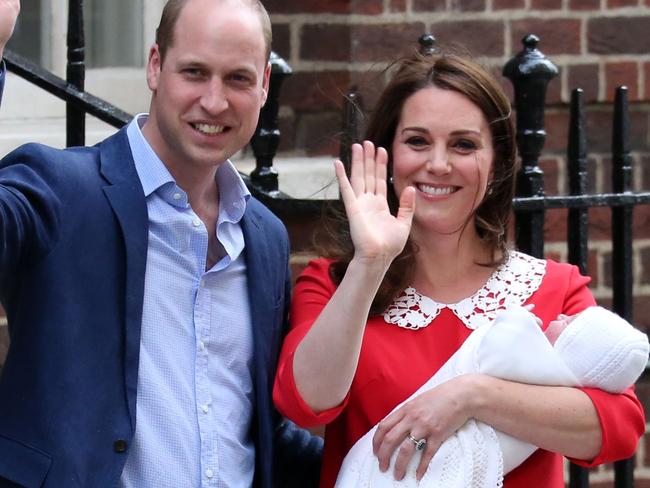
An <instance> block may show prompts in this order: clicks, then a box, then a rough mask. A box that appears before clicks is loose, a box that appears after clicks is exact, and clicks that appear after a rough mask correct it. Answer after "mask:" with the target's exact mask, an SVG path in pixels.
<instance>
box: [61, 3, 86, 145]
mask: <svg viewBox="0 0 650 488" xmlns="http://www.w3.org/2000/svg"><path fill="white" fill-rule="evenodd" d="M84 49H85V48H84V17H83V0H70V1H69V2H68V65H67V70H66V79H67V81H68V83H70V84H71V85H73V86H74V87H75V88H76V89H77V90H79V91H80V92H83V91H84V86H85V76H86V73H85V54H84ZM85 141H86V113H85V112H84V111H83V110H82V109H79V108H76V107H74V106H73V105H72V104H71V103H70V102H68V103H67V104H66V146H67V147H70V146H83V145H84V144H85Z"/></svg>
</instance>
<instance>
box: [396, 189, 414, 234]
mask: <svg viewBox="0 0 650 488" xmlns="http://www.w3.org/2000/svg"><path fill="white" fill-rule="evenodd" d="M414 214H415V188H413V187H412V186H407V187H406V188H404V190H403V191H402V194H401V195H400V197H399V209H398V210H397V220H400V221H402V222H404V223H405V224H407V225H408V226H410V225H411V222H412V221H413V215H414Z"/></svg>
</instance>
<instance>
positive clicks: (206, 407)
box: [201, 405, 210, 413]
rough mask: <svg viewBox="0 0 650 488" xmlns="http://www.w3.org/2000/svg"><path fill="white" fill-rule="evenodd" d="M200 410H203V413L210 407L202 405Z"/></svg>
mask: <svg viewBox="0 0 650 488" xmlns="http://www.w3.org/2000/svg"><path fill="white" fill-rule="evenodd" d="M201 410H203V413H208V411H209V410H210V407H208V406H207V405H203V406H202V407H201Z"/></svg>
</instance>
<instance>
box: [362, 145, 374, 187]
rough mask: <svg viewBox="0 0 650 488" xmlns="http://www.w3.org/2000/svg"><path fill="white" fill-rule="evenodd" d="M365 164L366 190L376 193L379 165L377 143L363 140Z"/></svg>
mask: <svg viewBox="0 0 650 488" xmlns="http://www.w3.org/2000/svg"><path fill="white" fill-rule="evenodd" d="M363 164H364V170H365V181H366V192H367V193H375V188H376V186H377V185H376V179H375V170H376V167H377V162H376V157H375V145H374V144H373V143H372V142H370V141H363Z"/></svg>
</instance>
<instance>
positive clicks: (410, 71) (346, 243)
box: [320, 51, 516, 314]
mask: <svg viewBox="0 0 650 488" xmlns="http://www.w3.org/2000/svg"><path fill="white" fill-rule="evenodd" d="M393 66H394V67H395V69H396V71H395V74H394V75H393V76H392V78H391V79H390V81H389V83H388V85H387V86H386V88H385V89H384V90H383V92H382V94H381V96H380V97H379V100H378V101H377V104H376V108H375V110H374V111H373V112H372V114H371V115H370V119H369V121H368V127H367V131H366V136H365V139H367V140H370V141H372V142H374V143H375V145H376V146H381V147H384V148H385V149H386V150H387V151H388V176H389V178H390V175H391V174H392V154H391V149H392V144H393V139H394V136H395V131H396V129H397V125H398V123H399V119H400V116H401V113H402V107H403V106H404V103H405V102H406V100H407V99H408V98H409V97H411V96H412V95H413V94H414V93H416V92H417V91H419V90H422V89H423V88H427V87H430V86H436V87H438V88H442V89H444V90H452V91H455V92H458V93H460V94H462V95H464V96H465V97H467V98H468V99H469V100H470V101H472V102H473V103H474V104H475V105H476V106H477V107H479V109H480V110H481V112H482V113H483V115H484V116H485V118H486V120H487V121H488V123H489V125H490V129H491V133H492V144H493V147H494V161H493V165H492V169H491V177H490V178H489V183H488V185H489V186H488V191H487V192H486V194H485V196H484V197H483V200H482V201H481V202H480V204H479V205H478V207H477V208H476V210H475V211H474V213H473V214H472V215H471V216H470V217H469V220H468V222H467V224H466V225H469V224H471V223H473V225H475V226H476V230H477V233H478V235H479V237H480V238H481V239H482V240H483V242H484V243H485V244H486V245H487V247H488V248H489V249H490V251H491V254H492V258H491V260H490V262H487V263H478V264H482V265H487V266H493V265H497V264H500V263H501V262H503V261H504V260H505V259H506V257H507V248H506V239H507V230H508V223H509V220H510V215H511V212H512V199H513V196H514V186H515V173H516V147H515V130H514V126H513V123H512V120H511V117H510V115H511V108H510V102H509V100H508V97H507V96H506V95H505V93H504V91H503V89H502V87H501V86H500V85H499V83H498V82H497V81H496V80H495V79H494V78H493V77H492V75H491V74H490V73H488V72H487V71H486V70H485V69H484V68H482V67H481V66H479V65H478V64H477V63H475V62H474V61H471V60H470V59H468V58H467V57H466V56H460V55H458V54H454V53H451V52H441V51H437V52H435V53H433V54H421V53H419V52H417V53H415V54H413V55H412V56H409V57H407V58H404V59H401V60H399V61H397V62H396V63H394V65H393ZM387 69H391V67H389V68H387ZM388 204H389V207H390V210H391V212H392V213H393V215H395V214H396V213H397V209H398V206H399V198H398V195H396V194H395V191H394V189H393V185H391V184H388ZM328 220H329V221H328V222H327V223H326V226H325V228H326V229H328V232H329V236H330V239H328V240H327V241H328V244H327V245H326V247H325V248H323V249H321V250H320V251H321V253H322V254H324V255H326V256H328V257H330V258H332V259H333V262H332V264H331V266H330V275H331V277H332V279H333V280H334V282H335V283H337V284H338V283H340V282H341V280H342V279H343V275H344V274H345V271H346V269H347V266H348V264H349V263H350V260H351V259H352V256H353V254H354V247H353V245H352V240H351V238H350V234H349V225H348V222H347V218H346V216H345V213H344V212H340V211H339V212H333V213H332V214H331V215H330V216H329V218H328ZM416 253H417V248H416V246H415V244H414V243H413V242H412V240H411V239H409V240H408V241H407V243H406V246H405V247H404V250H403V251H402V253H401V254H400V255H399V256H398V257H397V258H396V259H395V260H394V261H393V263H392V264H391V266H390V268H389V269H388V272H387V273H386V276H385V277H384V280H383V282H382V284H381V286H380V288H379V291H378V292H377V294H376V296H375V299H374V301H373V304H372V307H371V310H370V313H371V314H378V313H382V312H383V311H384V310H385V309H386V307H388V305H390V303H392V301H393V300H394V299H395V298H396V297H397V296H399V294H400V293H401V292H402V291H403V290H404V288H405V287H406V286H408V285H409V284H410V283H411V281H412V278H413V270H414V266H415V254H416Z"/></svg>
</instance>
